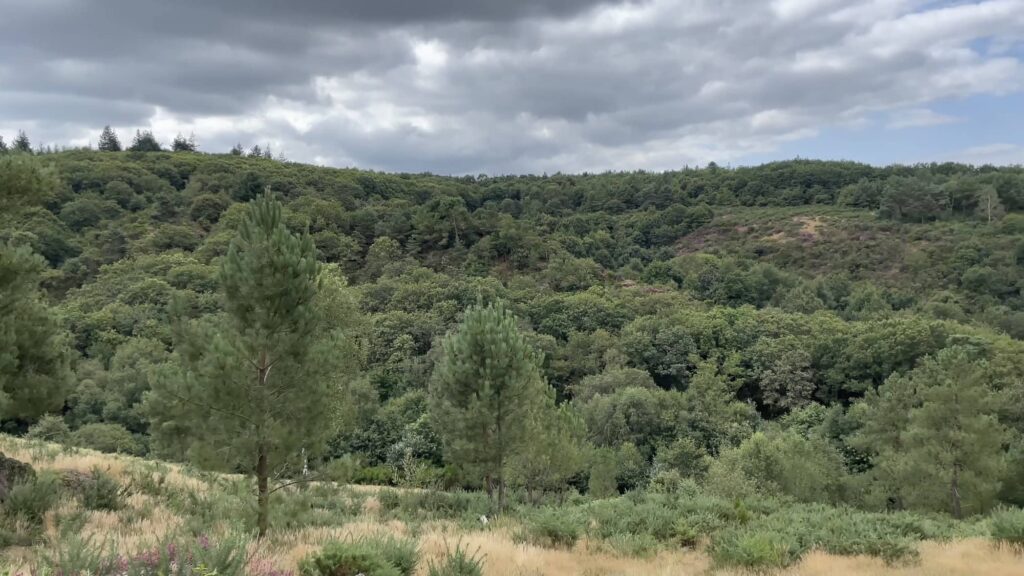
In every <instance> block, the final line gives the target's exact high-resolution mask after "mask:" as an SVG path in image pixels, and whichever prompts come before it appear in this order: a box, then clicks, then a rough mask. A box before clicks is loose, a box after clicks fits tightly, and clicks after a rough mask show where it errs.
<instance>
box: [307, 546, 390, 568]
mask: <svg viewBox="0 0 1024 576" xmlns="http://www.w3.org/2000/svg"><path fill="white" fill-rule="evenodd" d="M299 573H300V574H302V576H357V575H358V574H364V575H365V576H401V575H402V572H400V571H399V569H398V567H397V566H395V565H394V564H392V563H391V562H390V561H388V559H387V558H386V557H385V556H384V555H383V554H381V553H380V551H379V550H377V549H375V548H374V547H372V546H370V545H368V544H366V543H365V542H360V541H350V542H328V543H327V544H326V545H324V547H323V548H322V549H321V550H320V551H319V552H316V553H313V554H310V555H309V556H307V557H305V558H303V559H302V561H301V562H300V563H299Z"/></svg>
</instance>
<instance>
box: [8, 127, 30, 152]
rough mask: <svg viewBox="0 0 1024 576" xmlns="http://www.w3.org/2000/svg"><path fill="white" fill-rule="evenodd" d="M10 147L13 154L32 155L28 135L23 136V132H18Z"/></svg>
mask: <svg viewBox="0 0 1024 576" xmlns="http://www.w3.org/2000/svg"><path fill="white" fill-rule="evenodd" d="M11 147H12V149H13V150H14V151H15V152H24V153H25V154H31V153H32V143H31V142H29V139H28V134H25V131H24V130H18V137H17V138H15V139H14V142H12V143H11Z"/></svg>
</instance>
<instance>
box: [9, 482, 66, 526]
mask: <svg viewBox="0 0 1024 576" xmlns="http://www.w3.org/2000/svg"><path fill="white" fill-rule="evenodd" d="M59 499H60V481H59V480H58V478H57V477H56V476H54V475H53V474H46V473H41V474H39V476H37V477H36V478H34V479H31V480H27V481H24V482H20V483H18V484H15V485H14V486H12V487H11V490H10V492H8V493H7V500H6V501H5V502H4V512H5V513H6V514H7V515H9V516H10V517H12V518H23V519H25V520H27V521H29V522H32V523H34V524H40V523H42V521H43V516H45V515H46V513H47V512H49V511H50V509H51V508H53V507H54V506H55V505H56V504H57V501H58V500H59Z"/></svg>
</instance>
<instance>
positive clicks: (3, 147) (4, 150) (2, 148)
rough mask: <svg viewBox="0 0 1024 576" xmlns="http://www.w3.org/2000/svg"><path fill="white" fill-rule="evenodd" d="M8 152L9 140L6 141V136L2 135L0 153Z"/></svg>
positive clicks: (0, 137)
mask: <svg viewBox="0 0 1024 576" xmlns="http://www.w3.org/2000/svg"><path fill="white" fill-rule="evenodd" d="M5 152H7V142H4V137H3V136H0V154H3V153H5Z"/></svg>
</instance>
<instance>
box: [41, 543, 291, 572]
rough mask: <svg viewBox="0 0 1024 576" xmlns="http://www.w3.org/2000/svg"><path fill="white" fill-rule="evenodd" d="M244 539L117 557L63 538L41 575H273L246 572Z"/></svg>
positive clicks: (159, 547) (162, 546) (100, 546)
mask: <svg viewBox="0 0 1024 576" xmlns="http://www.w3.org/2000/svg"><path fill="white" fill-rule="evenodd" d="M248 545H249V540H248V538H247V537H245V536H237V535H236V536H229V537H228V538H225V539H224V540H221V541H220V542H216V543H215V542H211V541H210V540H209V539H208V538H206V537H205V536H200V537H198V538H196V539H194V540H186V541H184V542H182V541H173V540H167V541H162V542H158V543H156V544H153V545H151V546H148V547H146V548H143V549H141V550H137V551H135V552H134V553H131V554H118V553H116V552H115V551H114V550H113V549H112V548H111V547H110V546H108V545H107V544H106V543H96V542H94V541H93V540H91V539H88V538H82V537H80V536H78V535H74V534H67V535H63V536H62V538H61V540H60V543H59V545H58V546H57V548H56V549H55V550H54V551H53V552H52V553H49V554H47V555H46V556H44V557H43V558H42V563H43V565H44V566H45V567H46V568H47V569H48V570H45V571H43V572H42V573H51V574H91V575H93V576H158V575H159V576H211V575H213V574H216V575H217V576H245V575H246V574H251V575H252V576H276V575H279V574H280V572H279V571H277V570H273V569H272V568H271V567H268V566H256V569H252V570H247V569H246V553H245V551H246V548H247V547H248Z"/></svg>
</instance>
